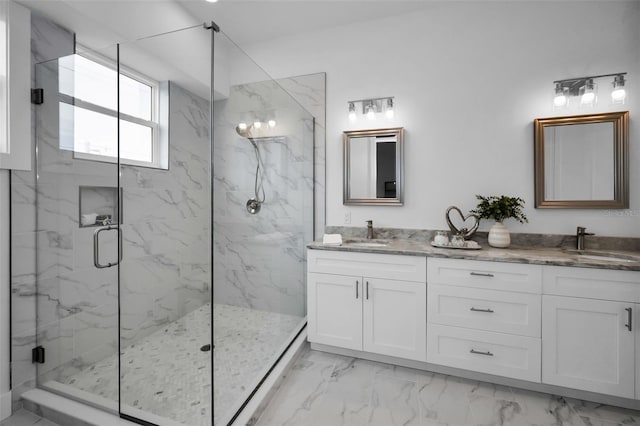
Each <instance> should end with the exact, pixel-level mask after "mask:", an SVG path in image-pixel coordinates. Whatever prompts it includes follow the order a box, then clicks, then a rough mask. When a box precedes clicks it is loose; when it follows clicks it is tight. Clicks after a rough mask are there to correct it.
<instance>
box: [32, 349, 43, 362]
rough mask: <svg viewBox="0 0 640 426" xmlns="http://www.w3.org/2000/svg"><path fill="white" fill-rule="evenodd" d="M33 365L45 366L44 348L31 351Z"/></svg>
mask: <svg viewBox="0 0 640 426" xmlns="http://www.w3.org/2000/svg"><path fill="white" fill-rule="evenodd" d="M31 363H32V364H44V348H43V347H42V346H36V347H35V348H33V349H31Z"/></svg>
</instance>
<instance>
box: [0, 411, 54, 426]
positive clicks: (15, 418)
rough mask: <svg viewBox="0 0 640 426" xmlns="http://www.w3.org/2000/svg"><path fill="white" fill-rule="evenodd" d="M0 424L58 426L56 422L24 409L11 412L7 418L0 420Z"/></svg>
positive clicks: (4, 425)
mask: <svg viewBox="0 0 640 426" xmlns="http://www.w3.org/2000/svg"><path fill="white" fill-rule="evenodd" d="M0 426H58V425H57V424H56V423H53V422H50V421H49V420H46V419H43V418H42V417H40V416H37V415H35V414H33V413H32V412H31V411H27V410H25V409H22V410H19V411H17V412H15V413H13V414H12V415H11V416H10V417H9V418H7V419H4V420H3V421H1V422H0Z"/></svg>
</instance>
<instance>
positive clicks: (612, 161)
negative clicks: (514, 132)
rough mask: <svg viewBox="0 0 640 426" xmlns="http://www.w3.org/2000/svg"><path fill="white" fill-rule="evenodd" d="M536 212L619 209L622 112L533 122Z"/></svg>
mask: <svg viewBox="0 0 640 426" xmlns="http://www.w3.org/2000/svg"><path fill="white" fill-rule="evenodd" d="M534 127H535V148H536V207H539V208H540V207H542V208H625V206H626V205H627V202H628V201H627V200H628V188H627V171H626V169H627V168H626V162H627V159H626V152H627V145H628V142H627V132H628V130H627V129H628V113H626V112H622V113H608V114H593V115H582V116H573V117H557V118H546V119H537V120H535V125H534Z"/></svg>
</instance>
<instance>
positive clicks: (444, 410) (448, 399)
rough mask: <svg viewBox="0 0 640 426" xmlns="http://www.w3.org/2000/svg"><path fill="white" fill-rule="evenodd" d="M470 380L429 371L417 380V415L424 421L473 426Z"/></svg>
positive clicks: (456, 425)
mask: <svg viewBox="0 0 640 426" xmlns="http://www.w3.org/2000/svg"><path fill="white" fill-rule="evenodd" d="M471 383H472V382H469V381H466V380H464V379H459V378H457V377H453V376H444V375H442V374H436V373H430V374H428V375H426V376H423V377H422V378H421V380H420V381H419V382H418V403H419V404H420V417H421V421H422V422H423V423H424V424H429V425H431V424H437V425H443V426H444V425H447V426H449V425H450V426H454V425H455V426H465V425H473V424H474V422H473V419H472V415H471V409H470V401H469V397H470V396H469V395H470V392H471V391H472V390H473V386H472V384H471Z"/></svg>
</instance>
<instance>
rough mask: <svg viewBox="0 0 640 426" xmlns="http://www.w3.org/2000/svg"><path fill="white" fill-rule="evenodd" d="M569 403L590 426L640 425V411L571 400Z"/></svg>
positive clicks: (569, 399) (568, 399)
mask: <svg viewBox="0 0 640 426" xmlns="http://www.w3.org/2000/svg"><path fill="white" fill-rule="evenodd" d="M567 401H568V402H569V404H571V406H572V407H573V409H574V410H575V411H576V413H578V415H579V416H580V417H581V418H582V419H583V420H584V421H585V423H586V424H587V425H588V426H591V425H593V426H596V425H603V426H610V425H617V424H621V425H640V412H639V411H634V410H628V409H626V408H620V407H612V406H610V405H604V404H598V403H596V402H588V401H580V400H577V399H571V398H567Z"/></svg>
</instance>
